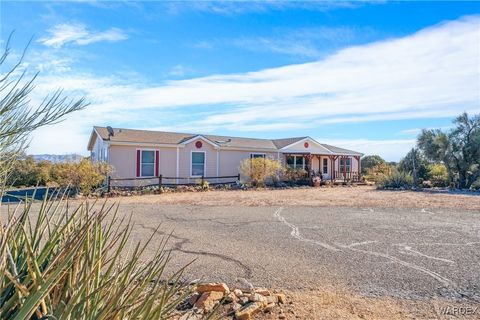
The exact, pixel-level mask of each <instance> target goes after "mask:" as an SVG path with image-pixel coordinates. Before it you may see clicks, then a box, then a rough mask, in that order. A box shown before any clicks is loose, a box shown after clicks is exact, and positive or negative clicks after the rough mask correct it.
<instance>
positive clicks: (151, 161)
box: [140, 150, 155, 177]
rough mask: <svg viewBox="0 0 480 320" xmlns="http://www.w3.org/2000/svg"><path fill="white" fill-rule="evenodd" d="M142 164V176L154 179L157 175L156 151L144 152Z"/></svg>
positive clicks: (141, 159)
mask: <svg viewBox="0 0 480 320" xmlns="http://www.w3.org/2000/svg"><path fill="white" fill-rule="evenodd" d="M140 164H141V166H140V170H141V171H140V176H142V177H153V176H154V175H155V151H153V150H142V153H141V158H140Z"/></svg>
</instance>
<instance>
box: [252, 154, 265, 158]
mask: <svg viewBox="0 0 480 320" xmlns="http://www.w3.org/2000/svg"><path fill="white" fill-rule="evenodd" d="M255 158H263V159H265V153H250V159H255Z"/></svg>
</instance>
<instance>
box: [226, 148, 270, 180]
mask: <svg viewBox="0 0 480 320" xmlns="http://www.w3.org/2000/svg"><path fill="white" fill-rule="evenodd" d="M252 153H265V155H266V156H267V157H269V158H272V159H275V160H277V152H253V151H236V150H221V151H220V168H219V169H220V170H219V174H220V176H234V175H237V174H238V173H239V172H238V169H239V167H240V162H242V160H243V159H250V154H252Z"/></svg>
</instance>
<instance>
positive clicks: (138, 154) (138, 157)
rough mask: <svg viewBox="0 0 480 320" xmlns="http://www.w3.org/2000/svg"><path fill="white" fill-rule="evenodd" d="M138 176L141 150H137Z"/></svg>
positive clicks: (138, 174)
mask: <svg viewBox="0 0 480 320" xmlns="http://www.w3.org/2000/svg"><path fill="white" fill-rule="evenodd" d="M137 177H140V150H137Z"/></svg>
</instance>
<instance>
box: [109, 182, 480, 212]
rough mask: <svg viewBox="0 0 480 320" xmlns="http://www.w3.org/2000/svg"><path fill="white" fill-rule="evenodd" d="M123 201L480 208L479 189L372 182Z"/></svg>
mask: <svg viewBox="0 0 480 320" xmlns="http://www.w3.org/2000/svg"><path fill="white" fill-rule="evenodd" d="M118 199H121V202H122V203H135V202H140V203H158V204H192V205H201V206H208V205H215V206H228V205H242V206H295V205H300V206H346V207H359V208H420V209H424V208H458V209H464V210H480V193H476V194H473V193H469V194H462V193H453V192H446V191H384V190H376V189H375V188H374V187H371V186H352V187H340V186H337V187H333V188H331V187H322V188H298V189H282V190H268V189H258V190H245V191H244V190H232V191H208V192H183V193H167V194H162V195H143V196H131V197H122V198H118Z"/></svg>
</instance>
